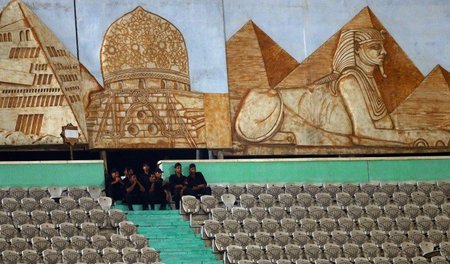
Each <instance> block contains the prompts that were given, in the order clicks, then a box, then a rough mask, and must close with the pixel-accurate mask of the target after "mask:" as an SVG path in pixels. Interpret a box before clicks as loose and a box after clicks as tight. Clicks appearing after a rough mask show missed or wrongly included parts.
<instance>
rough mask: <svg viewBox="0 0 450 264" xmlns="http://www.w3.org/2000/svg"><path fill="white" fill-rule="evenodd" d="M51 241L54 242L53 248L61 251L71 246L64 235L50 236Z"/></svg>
mask: <svg viewBox="0 0 450 264" xmlns="http://www.w3.org/2000/svg"><path fill="white" fill-rule="evenodd" d="M50 241H51V243H52V245H51V246H52V249H54V250H56V251H58V252H61V251H63V250H64V249H66V248H68V247H69V245H70V244H69V241H68V240H67V239H65V238H64V237H61V236H53V237H52V238H50Z"/></svg>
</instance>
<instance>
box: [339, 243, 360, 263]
mask: <svg viewBox="0 0 450 264" xmlns="http://www.w3.org/2000/svg"><path fill="white" fill-rule="evenodd" d="M342 248H343V253H344V256H345V257H347V258H348V259H350V260H354V259H356V258H357V257H358V256H359V254H360V253H359V252H360V250H359V246H358V245H357V244H353V243H345V244H344V245H343V246H342Z"/></svg>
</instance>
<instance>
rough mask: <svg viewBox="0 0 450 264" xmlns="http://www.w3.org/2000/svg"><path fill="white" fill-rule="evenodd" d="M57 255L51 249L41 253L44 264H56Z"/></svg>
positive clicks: (56, 252)
mask: <svg viewBox="0 0 450 264" xmlns="http://www.w3.org/2000/svg"><path fill="white" fill-rule="evenodd" d="M59 256H60V255H59V253H58V251H56V250H53V249H46V250H44V251H43V252H42V257H43V259H44V263H46V264H57V263H58V261H59Z"/></svg>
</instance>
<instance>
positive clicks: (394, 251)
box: [381, 242, 401, 259]
mask: <svg viewBox="0 0 450 264" xmlns="http://www.w3.org/2000/svg"><path fill="white" fill-rule="evenodd" d="M381 248H382V249H383V252H384V256H385V257H386V258H390V259H393V258H394V257H396V256H399V255H400V253H401V250H400V248H398V246H397V245H396V244H394V243H390V242H384V243H383V245H382V246H381Z"/></svg>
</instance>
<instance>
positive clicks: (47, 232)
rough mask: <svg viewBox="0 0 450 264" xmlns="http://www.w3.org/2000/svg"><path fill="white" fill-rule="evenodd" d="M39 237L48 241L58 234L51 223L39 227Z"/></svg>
mask: <svg viewBox="0 0 450 264" xmlns="http://www.w3.org/2000/svg"><path fill="white" fill-rule="evenodd" d="M39 231H40V232H39V235H40V236H41V237H45V238H46V239H50V238H52V237H54V236H57V235H58V234H59V232H58V230H57V229H56V227H55V225H54V224H52V223H43V224H40V225H39Z"/></svg>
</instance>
